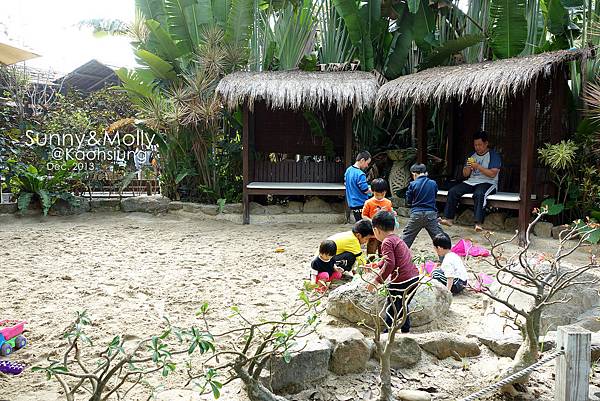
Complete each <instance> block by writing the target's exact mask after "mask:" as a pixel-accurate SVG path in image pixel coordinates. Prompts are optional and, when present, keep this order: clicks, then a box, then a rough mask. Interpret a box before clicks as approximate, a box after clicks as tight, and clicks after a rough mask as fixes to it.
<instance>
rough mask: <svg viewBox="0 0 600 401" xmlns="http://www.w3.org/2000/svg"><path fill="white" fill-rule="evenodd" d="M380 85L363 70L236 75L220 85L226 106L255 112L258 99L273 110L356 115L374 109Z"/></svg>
mask: <svg viewBox="0 0 600 401" xmlns="http://www.w3.org/2000/svg"><path fill="white" fill-rule="evenodd" d="M377 89H379V84H378V83H377V79H376V78H375V76H374V75H372V74H370V73H366V72H360V71H342V72H307V71H297V70H295V71H271V72H236V73H233V74H230V75H227V76H226V77H224V78H223V79H222V80H221V82H220V83H219V85H218V86H217V92H218V93H219V94H220V95H221V98H222V99H223V102H224V103H225V106H226V107H227V108H229V109H234V108H236V107H237V106H239V105H240V104H242V103H243V102H244V101H248V105H249V107H250V109H251V110H252V109H253V107H254V102H255V101H257V100H264V101H266V103H267V105H268V106H269V107H271V108H276V109H280V108H286V109H291V110H300V109H319V108H329V107H335V108H336V109H337V111H338V112H342V111H343V110H346V109H347V108H349V107H351V108H352V110H353V112H354V113H358V112H359V111H361V110H363V109H365V108H368V107H373V106H374V105H375V97H376V96H377Z"/></svg>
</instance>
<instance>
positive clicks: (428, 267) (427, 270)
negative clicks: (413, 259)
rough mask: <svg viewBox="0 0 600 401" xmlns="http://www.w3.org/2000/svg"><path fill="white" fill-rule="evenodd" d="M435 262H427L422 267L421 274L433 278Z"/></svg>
mask: <svg viewBox="0 0 600 401" xmlns="http://www.w3.org/2000/svg"><path fill="white" fill-rule="evenodd" d="M435 266H436V264H435V262H432V261H431V260H428V261H427V262H425V263H423V264H422V265H421V272H422V273H425V274H427V275H428V276H431V272H432V271H434V270H435Z"/></svg>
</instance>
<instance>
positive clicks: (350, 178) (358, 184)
mask: <svg viewBox="0 0 600 401" xmlns="http://www.w3.org/2000/svg"><path fill="white" fill-rule="evenodd" d="M369 163H371V154H370V153H369V152H367V151H366V150H365V151H362V152H360V153H359V154H358V155H356V162H355V163H354V164H353V165H352V166H350V167H348V168H347V169H346V173H345V174H344V184H345V185H346V202H347V203H348V208H349V209H350V210H351V211H352V214H353V215H354V220H356V221H359V220H360V219H362V209H363V205H364V204H365V201H366V200H367V199H369V195H370V194H371V188H369V184H367V176H366V174H365V172H364V170H366V169H367V168H368V167H369Z"/></svg>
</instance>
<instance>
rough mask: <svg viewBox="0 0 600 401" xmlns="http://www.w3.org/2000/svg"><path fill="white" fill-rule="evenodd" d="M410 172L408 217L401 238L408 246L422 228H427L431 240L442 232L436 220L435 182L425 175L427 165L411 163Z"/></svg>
mask: <svg viewBox="0 0 600 401" xmlns="http://www.w3.org/2000/svg"><path fill="white" fill-rule="evenodd" d="M410 172H411V173H412V176H413V182H411V183H410V184H409V186H408V190H407V191H406V204H407V205H408V206H409V207H410V218H409V220H408V224H407V225H406V227H404V231H403V232H402V240H403V241H404V242H405V243H406V245H407V246H408V247H409V248H410V247H411V246H412V244H413V242H414V241H415V238H417V235H419V232H420V231H421V229H423V228H424V229H426V230H427V233H428V234H429V236H430V237H431V239H432V240H433V238H434V237H435V236H436V235H438V234H443V233H444V231H443V230H442V227H441V226H440V224H439V222H438V211H437V208H436V206H435V197H436V195H437V190H438V186H437V183H436V182H435V181H433V180H432V179H430V178H428V177H427V167H425V165H424V164H413V165H412V166H411V167H410Z"/></svg>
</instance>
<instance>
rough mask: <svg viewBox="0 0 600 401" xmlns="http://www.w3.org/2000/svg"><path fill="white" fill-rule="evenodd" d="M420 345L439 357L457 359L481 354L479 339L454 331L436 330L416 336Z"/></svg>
mask: <svg viewBox="0 0 600 401" xmlns="http://www.w3.org/2000/svg"><path fill="white" fill-rule="evenodd" d="M414 338H415V339H416V340H417V343H419V346H420V347H421V348H423V349H424V350H425V351H427V352H429V353H430V354H433V355H435V356H436V357H437V358H438V359H446V358H448V357H453V358H455V359H460V358H465V357H471V356H477V355H479V354H481V350H480V349H479V345H478V344H477V341H475V340H474V339H472V338H468V337H463V336H461V335H458V334H454V333H446V332H442V331H434V332H430V333H426V334H421V335H418V336H414Z"/></svg>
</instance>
